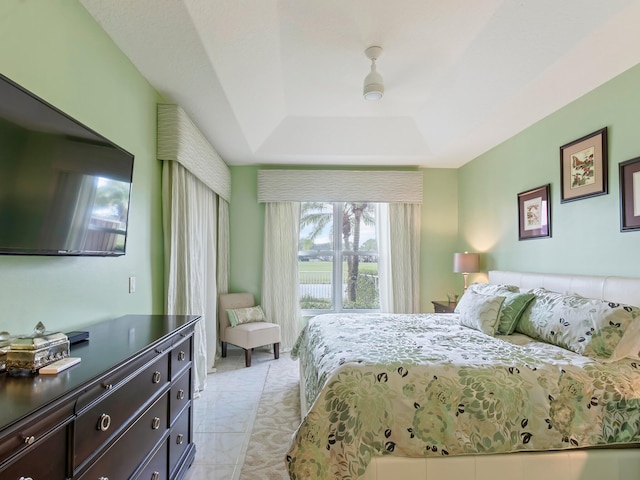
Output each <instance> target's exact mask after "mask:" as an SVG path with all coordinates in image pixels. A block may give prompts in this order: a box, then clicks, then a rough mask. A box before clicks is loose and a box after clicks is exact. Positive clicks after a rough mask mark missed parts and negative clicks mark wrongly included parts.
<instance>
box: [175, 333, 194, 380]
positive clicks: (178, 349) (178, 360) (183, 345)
mask: <svg viewBox="0 0 640 480" xmlns="http://www.w3.org/2000/svg"><path fill="white" fill-rule="evenodd" d="M192 338H193V335H190V336H189V337H187V338H185V339H184V340H183V341H182V342H180V343H178V344H177V345H176V346H175V347H173V348H172V349H171V379H172V380H174V379H176V378H177V377H178V376H179V375H180V373H182V371H183V370H184V369H185V368H187V367H189V365H190V364H191V356H192V351H193V348H192V346H191V345H192V342H191V340H192Z"/></svg>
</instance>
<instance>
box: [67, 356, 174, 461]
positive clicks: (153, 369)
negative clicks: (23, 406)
mask: <svg viewBox="0 0 640 480" xmlns="http://www.w3.org/2000/svg"><path fill="white" fill-rule="evenodd" d="M168 385H169V362H168V356H167V355H166V354H165V355H161V356H160V357H159V358H158V359H157V360H156V361H155V362H153V363H152V364H150V365H148V366H147V367H145V368H143V369H142V370H141V371H140V372H139V373H138V374H137V375H136V376H135V377H133V378H131V380H129V381H128V382H126V383H124V384H121V385H120V386H119V387H117V388H113V389H110V390H108V391H107V393H105V394H104V395H103V397H101V398H100V399H99V401H98V402H96V403H94V404H93V406H91V407H89V408H88V409H87V410H85V411H84V412H82V413H80V414H79V415H78V418H77V419H76V422H75V432H74V433H75V435H74V461H73V466H74V471H75V470H76V469H77V468H79V467H81V466H82V464H83V463H84V462H85V461H86V460H87V459H88V458H89V457H90V456H92V455H93V454H94V453H95V452H96V451H97V450H100V449H101V448H102V446H103V445H104V444H105V443H107V442H108V441H109V440H111V439H112V438H113V437H114V436H115V435H117V434H118V433H119V432H120V431H121V430H122V428H123V427H125V426H126V425H127V424H129V423H130V422H131V421H132V420H133V417H134V416H135V415H137V414H139V412H140V410H141V409H142V408H143V407H144V406H145V404H146V403H147V402H149V401H150V400H151V399H153V398H155V397H156V396H157V394H158V393H159V392H161V391H162V390H164V389H165V388H166V387H167V386H168ZM166 417H167V411H166V410H165V412H164V416H163V423H166Z"/></svg>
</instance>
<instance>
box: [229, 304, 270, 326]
mask: <svg viewBox="0 0 640 480" xmlns="http://www.w3.org/2000/svg"><path fill="white" fill-rule="evenodd" d="M227 315H228V316H229V323H230V324H231V326H232V327H236V326H238V325H241V324H243V323H251V322H264V321H265V318H264V312H263V311H262V307H261V306H260V305H257V306H255V307H249V308H234V309H233V310H231V309H230V310H227Z"/></svg>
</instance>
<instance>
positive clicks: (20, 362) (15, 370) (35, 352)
mask: <svg viewBox="0 0 640 480" xmlns="http://www.w3.org/2000/svg"><path fill="white" fill-rule="evenodd" d="M68 356H69V339H68V338H67V336H66V335H65V334H64V333H47V332H45V331H44V325H42V323H38V325H37V326H36V328H35V330H34V334H33V335H29V336H18V337H16V338H14V339H13V340H12V341H11V343H10V345H9V350H8V351H7V357H6V369H7V372H8V373H9V374H18V375H20V374H26V373H35V372H36V371H37V370H38V369H39V368H40V367H44V366H45V365H49V364H50V363H53V362H55V361H56V360H60V359H62V358H65V357H68Z"/></svg>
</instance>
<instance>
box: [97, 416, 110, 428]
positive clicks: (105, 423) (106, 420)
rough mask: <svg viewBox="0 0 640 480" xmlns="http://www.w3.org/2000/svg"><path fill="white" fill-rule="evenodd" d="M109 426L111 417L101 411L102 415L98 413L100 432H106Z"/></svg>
mask: <svg viewBox="0 0 640 480" xmlns="http://www.w3.org/2000/svg"><path fill="white" fill-rule="evenodd" d="M110 426H111V417H110V416H109V415H107V414H106V413H103V414H102V415H100V420H98V430H100V431H101V432H106V431H107V430H109V427H110Z"/></svg>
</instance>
